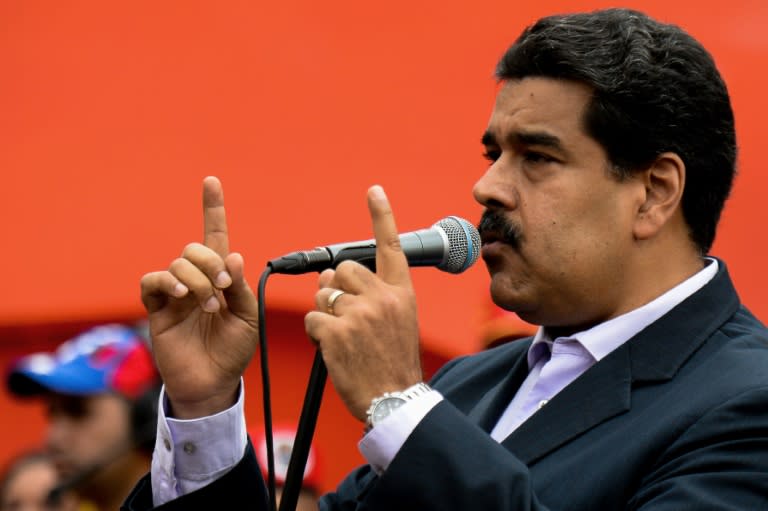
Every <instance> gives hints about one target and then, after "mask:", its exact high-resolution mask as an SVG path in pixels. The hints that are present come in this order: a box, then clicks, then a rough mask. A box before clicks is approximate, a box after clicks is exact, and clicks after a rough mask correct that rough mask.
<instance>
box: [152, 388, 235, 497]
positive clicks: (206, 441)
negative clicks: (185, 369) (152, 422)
mask: <svg viewBox="0 0 768 511" xmlns="http://www.w3.org/2000/svg"><path fill="white" fill-rule="evenodd" d="M238 394H239V396H238V399H237V403H235V404H234V405H233V406H232V407H230V408H228V409H227V410H224V411H222V412H219V413H217V414H215V415H211V416H208V417H202V418H199V419H192V420H181V419H172V418H168V417H166V401H167V399H166V396H165V387H163V390H162V391H161V393H160V403H159V406H158V420H157V440H156V441H155V450H154V454H153V456H152V471H151V478H152V499H153V502H154V505H155V506H160V505H162V504H165V503H166V502H168V501H171V500H173V499H176V498H178V497H181V496H182V495H186V494H188V493H191V492H193V491H195V490H198V489H200V488H202V487H204V486H207V485H209V484H211V483H212V482H214V481H215V480H216V479H218V478H220V477H221V476H223V475H224V474H226V473H227V472H229V471H230V470H232V469H233V468H234V467H235V466H236V465H237V464H238V463H239V462H240V460H242V458H243V456H244V454H245V448H246V447H247V445H248V435H247V432H246V429H245V412H244V407H243V403H244V401H245V390H244V389H243V382H242V379H241V380H240V390H239V392H238Z"/></svg>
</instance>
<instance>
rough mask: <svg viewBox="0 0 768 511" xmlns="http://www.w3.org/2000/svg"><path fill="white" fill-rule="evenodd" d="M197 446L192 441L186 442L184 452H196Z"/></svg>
mask: <svg viewBox="0 0 768 511" xmlns="http://www.w3.org/2000/svg"><path fill="white" fill-rule="evenodd" d="M195 450H197V448H196V447H195V444H193V443H192V442H184V452H185V453H187V454H194V453H195Z"/></svg>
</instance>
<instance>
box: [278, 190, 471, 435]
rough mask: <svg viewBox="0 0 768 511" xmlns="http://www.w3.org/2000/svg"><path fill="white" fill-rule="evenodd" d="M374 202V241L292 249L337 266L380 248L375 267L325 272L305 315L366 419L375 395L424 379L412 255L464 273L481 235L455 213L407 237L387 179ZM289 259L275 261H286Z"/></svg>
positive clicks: (347, 399) (338, 380)
mask: <svg viewBox="0 0 768 511" xmlns="http://www.w3.org/2000/svg"><path fill="white" fill-rule="evenodd" d="M368 209H369V211H370V214H371V220H372V223H373V231H374V235H375V239H374V240H371V241H367V242H357V243H351V244H350V243H343V244H338V245H331V246H328V247H323V248H321V249H316V250H315V251H309V252H305V253H294V254H289V255H288V256H286V257H287V258H288V259H289V260H290V261H291V263H293V262H294V261H296V260H302V258H304V256H305V255H307V257H306V258H305V260H308V261H310V263H309V264H308V265H307V266H312V265H320V264H326V265H328V266H333V264H337V259H338V258H339V257H345V254H349V253H355V254H356V255H357V256H358V257H359V258H360V259H359V260H361V261H362V262H363V263H365V262H367V261H370V259H371V257H370V253H369V252H370V251H372V252H373V254H374V258H375V268H376V271H375V273H373V272H372V271H370V270H369V269H367V268H365V267H364V266H362V265H360V264H350V263H347V262H341V263H340V264H338V266H337V268H336V270H325V271H323V272H322V273H321V274H320V278H319V285H320V290H319V291H318V292H317V293H316V295H315V303H316V310H314V311H312V312H310V313H308V314H307V315H306V317H305V327H306V331H307V334H308V335H309V336H310V337H311V338H312V339H314V340H315V342H317V344H318V346H319V349H320V351H321V352H322V356H323V360H324V361H325V365H326V367H327V368H328V375H329V376H330V378H331V381H332V382H333V385H334V387H335V388H336V391H337V392H338V394H339V396H340V397H341V398H342V400H343V401H344V403H345V405H346V406H347V408H348V409H349V411H350V413H352V415H353V416H355V417H356V418H357V419H359V420H361V421H363V420H364V419H365V415H366V413H365V412H366V410H367V409H368V406H369V405H370V403H371V400H372V399H373V398H374V397H376V396H379V395H381V394H383V393H384V392H390V391H395V390H402V389H405V388H407V387H410V386H411V385H413V384H414V383H417V382H419V381H421V379H422V374H421V358H420V354H419V326H418V317H417V311H416V297H415V294H414V290H413V286H412V284H411V278H410V270H409V262H411V264H414V262H415V263H416V264H414V265H419V262H426V261H428V262H429V263H428V264H430V265H435V266H438V268H439V267H440V266H445V267H449V268H452V269H451V270H449V271H454V272H458V271H461V270H463V269H465V268H466V267H468V266H469V265H470V264H471V263H472V262H474V260H476V259H477V252H478V250H479V241H480V240H479V236H478V235H477V231H476V230H474V227H472V226H471V225H469V223H468V222H466V221H462V220H460V219H454V218H453V217H448V218H447V219H445V220H443V221H441V222H438V224H436V226H435V227H433V228H432V229H425V230H423V231H417V233H408V234H404V235H403V236H399V235H398V232H397V227H396V225H395V219H394V215H393V213H392V209H391V207H390V205H389V201H388V200H387V197H386V195H385V194H384V191H383V190H382V188H381V187H380V186H373V187H371V188H370V189H369V190H368ZM451 238H452V239H451ZM446 240H448V241H446ZM324 251H325V252H326V253H327V254H324V253H323V252H324ZM456 252H458V253H459V254H460V255H459V256H456ZM309 254H311V256H310V255H309ZM409 255H410V256H411V257H410V258H409V257H408V256H409ZM314 256H317V257H316V259H314V260H313V257H314ZM417 256H418V257H417ZM285 259H286V258H280V259H277V260H273V261H271V262H270V264H273V265H274V266H280V265H281V264H283V262H284V261H285ZM348 259H355V258H352V257H349V258H348ZM318 260H319V261H320V262H316V261H318ZM456 260H458V261H459V262H458V263H456V262H455V261H456ZM292 267H293V268H295V267H296V266H292ZM278 271H279V270H278ZM309 271H312V270H309ZM339 291H343V293H342V294H340V293H339Z"/></svg>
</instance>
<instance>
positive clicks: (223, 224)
mask: <svg viewBox="0 0 768 511" xmlns="http://www.w3.org/2000/svg"><path fill="white" fill-rule="evenodd" d="M203 244H205V246H206V247H208V248H210V249H212V250H213V251H215V252H216V253H217V254H219V255H220V256H221V257H226V256H227V254H229V233H228V232H227V215H226V214H225V212H224V190H223V189H222V187H221V181H219V178H217V177H214V176H208V177H206V178H205V179H203Z"/></svg>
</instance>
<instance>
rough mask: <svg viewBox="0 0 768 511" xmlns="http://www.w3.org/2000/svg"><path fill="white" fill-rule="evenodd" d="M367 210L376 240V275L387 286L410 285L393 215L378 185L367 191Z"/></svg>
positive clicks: (406, 262)
mask: <svg viewBox="0 0 768 511" xmlns="http://www.w3.org/2000/svg"><path fill="white" fill-rule="evenodd" d="M368 210H369V211H370V213H371V221H372V222H373V235H374V237H375V238H376V273H377V274H378V275H379V277H381V278H382V279H383V280H384V282H387V283H388V284H410V282H411V274H410V271H409V268H408V260H407V259H406V258H405V254H404V253H403V249H402V247H401V246H400V234H399V233H398V232H397V226H396V225H395V215H394V214H393V213H392V208H391V206H390V205H389V200H388V199H387V196H386V194H384V190H383V189H382V188H381V186H379V185H374V186H372V187H371V188H369V189H368Z"/></svg>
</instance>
